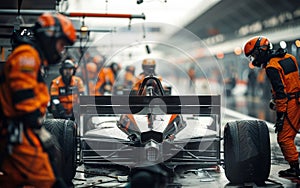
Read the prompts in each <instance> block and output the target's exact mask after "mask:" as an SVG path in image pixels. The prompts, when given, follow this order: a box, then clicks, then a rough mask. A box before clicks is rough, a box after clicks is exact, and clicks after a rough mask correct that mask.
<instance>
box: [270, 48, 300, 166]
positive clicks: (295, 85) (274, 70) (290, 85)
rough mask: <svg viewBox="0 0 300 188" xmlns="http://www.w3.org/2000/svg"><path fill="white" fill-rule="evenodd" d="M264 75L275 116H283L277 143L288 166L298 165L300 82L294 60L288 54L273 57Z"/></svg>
mask: <svg viewBox="0 0 300 188" xmlns="http://www.w3.org/2000/svg"><path fill="white" fill-rule="evenodd" d="M266 73H267V76H268V78H269V80H270V82H271V84H272V92H273V97H275V102H276V111H277V114H285V116H284V121H283V129H282V131H280V132H279V133H278V135H277V141H278V143H279V145H280V148H281V150H282V153H283V155H284V157H285V160H287V161H288V162H289V163H290V164H291V163H295V162H296V163H298V152H297V149H296V146H295V143H294V139H295V136H296V134H297V132H298V130H299V129H300V120H299V118H300V101H299V100H300V98H299V95H300V81H299V72H298V64H297V61H296V58H295V57H294V56H292V55H290V54H285V55H284V56H283V57H273V58H271V59H270V61H269V64H267V66H266ZM277 116H278V115H277Z"/></svg>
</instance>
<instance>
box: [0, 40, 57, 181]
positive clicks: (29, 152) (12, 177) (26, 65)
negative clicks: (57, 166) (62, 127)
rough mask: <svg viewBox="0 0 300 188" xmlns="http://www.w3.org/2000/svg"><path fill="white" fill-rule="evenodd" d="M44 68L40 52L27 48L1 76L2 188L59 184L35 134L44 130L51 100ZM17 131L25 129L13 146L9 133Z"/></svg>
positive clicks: (16, 53) (13, 55)
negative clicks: (40, 129)
mask: <svg viewBox="0 0 300 188" xmlns="http://www.w3.org/2000/svg"><path fill="white" fill-rule="evenodd" d="M41 65H42V60H41V58H40V54H39V52H38V49H36V48H34V47H33V46H31V45H28V44H23V45H20V46H18V47H16V48H15V49H14V50H13V52H12V53H11V54H10V56H9V57H8V59H7V62H6V63H5V66H4V70H3V71H2V72H1V79H0V80H1V81H0V105H1V108H2V112H1V114H0V119H1V122H0V151H1V152H0V159H1V162H0V164H1V169H0V171H2V172H3V175H0V187H17V186H22V185H31V186H35V187H51V186H52V185H53V183H54V182H55V176H54V173H53V170H52V168H51V165H50V161H49V158H48V155H47V153H46V152H45V151H44V148H43V147H42V143H41V141H40V139H39V138H38V136H37V135H36V134H35V132H34V129H39V128H40V127H41V121H40V120H41V117H42V116H44V114H45V112H46V107H47V104H48V101H49V99H50V97H49V93H48V88H47V85H46V84H45V82H44V80H43V78H42V73H41ZM15 127H19V128H20V127H22V129H21V128H20V129H18V130H19V132H20V134H18V138H19V139H18V141H17V142H12V141H11V140H10V139H9V138H11V137H10V135H12V134H8V132H9V130H10V129H11V128H15ZM11 146H12V147H11Z"/></svg>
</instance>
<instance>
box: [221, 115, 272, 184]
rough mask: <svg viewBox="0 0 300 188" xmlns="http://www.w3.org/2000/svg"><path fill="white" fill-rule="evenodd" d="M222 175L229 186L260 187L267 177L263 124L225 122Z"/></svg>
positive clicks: (268, 164) (267, 145) (267, 142)
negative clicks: (223, 173) (250, 183)
mask: <svg viewBox="0 0 300 188" xmlns="http://www.w3.org/2000/svg"><path fill="white" fill-rule="evenodd" d="M224 163H225V175H226V177H227V179H228V180H229V181H230V182H231V183H232V184H242V183H245V182H254V183H256V184H263V183H264V182H265V181H266V180H267V179H268V177H269V174H270V168H271V149H270V137H269V130H268V127H267V125H266V123H265V122H264V121H256V120H242V121H235V122H229V123H227V124H226V125H225V128H224Z"/></svg>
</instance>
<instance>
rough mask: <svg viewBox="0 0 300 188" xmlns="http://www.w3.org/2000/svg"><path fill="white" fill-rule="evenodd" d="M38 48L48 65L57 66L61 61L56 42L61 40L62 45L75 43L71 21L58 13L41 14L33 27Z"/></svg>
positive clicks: (74, 33)
mask: <svg viewBox="0 0 300 188" xmlns="http://www.w3.org/2000/svg"><path fill="white" fill-rule="evenodd" d="M33 31H34V35H35V36H36V39H37V42H38V45H39V47H40V48H41V49H42V51H43V54H44V56H45V58H46V60H47V63H48V64H57V63H59V62H60V59H61V51H60V50H59V49H57V41H58V40H59V39H63V40H64V42H63V45H64V46H65V45H73V44H74V43H75V41H76V30H75V28H74V25H73V24H72V22H71V20H70V19H68V18H67V17H66V16H64V15H62V14H60V13H44V14H42V15H41V16H40V17H39V18H38V20H37V22H36V23H35V26H34V27H33Z"/></svg>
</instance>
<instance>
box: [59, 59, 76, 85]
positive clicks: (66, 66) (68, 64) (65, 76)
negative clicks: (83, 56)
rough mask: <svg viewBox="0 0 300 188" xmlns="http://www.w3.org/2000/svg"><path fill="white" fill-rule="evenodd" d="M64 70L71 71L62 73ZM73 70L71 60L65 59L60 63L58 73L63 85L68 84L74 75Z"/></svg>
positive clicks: (73, 66)
mask: <svg viewBox="0 0 300 188" xmlns="http://www.w3.org/2000/svg"><path fill="white" fill-rule="evenodd" d="M65 69H71V71H64V70H65ZM75 69H76V68H75V64H74V63H73V62H72V60H69V59H67V60H65V61H64V62H63V63H62V65H61V67H60V69H59V73H60V74H61V76H62V79H63V82H64V83H65V84H69V83H70V81H71V78H72V76H73V75H74V72H75Z"/></svg>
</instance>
